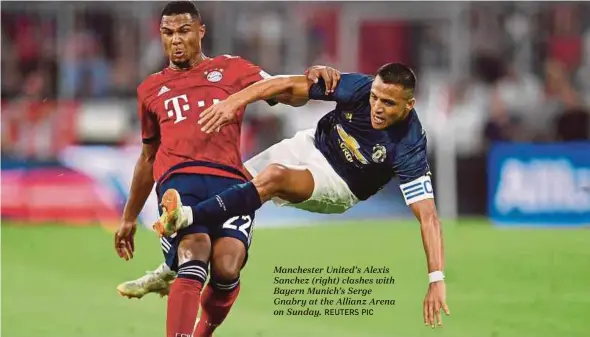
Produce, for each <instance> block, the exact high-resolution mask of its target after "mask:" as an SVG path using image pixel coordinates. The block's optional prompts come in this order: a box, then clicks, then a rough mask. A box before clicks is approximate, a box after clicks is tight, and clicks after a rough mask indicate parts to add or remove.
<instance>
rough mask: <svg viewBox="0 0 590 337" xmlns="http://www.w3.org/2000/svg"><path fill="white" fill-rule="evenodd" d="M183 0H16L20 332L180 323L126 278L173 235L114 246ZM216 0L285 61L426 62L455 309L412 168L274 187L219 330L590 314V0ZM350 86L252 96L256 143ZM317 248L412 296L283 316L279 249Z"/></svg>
mask: <svg viewBox="0 0 590 337" xmlns="http://www.w3.org/2000/svg"><path fill="white" fill-rule="evenodd" d="M164 4H165V3H164V2H17V1H15V2H12V1H11V2H2V17H1V19H2V32H1V34H2V43H1V47H2V48H1V64H2V69H1V70H2V75H1V81H2V83H1V89H2V106H1V107H2V120H1V125H2V146H1V150H2V155H1V167H2V185H1V187H2V198H1V201H2V213H1V216H2V276H3V277H2V336H6V337H30V336H89V337H103V336H109V337H123V336H162V335H163V334H164V321H165V301H164V300H161V299H159V298H157V297H156V296H148V297H147V298H144V299H143V300H141V301H127V300H123V299H122V298H119V297H118V296H117V293H116V291H115V286H116V285H117V284H118V283H119V282H121V281H123V280H126V279H131V278H136V277H138V276H140V275H141V274H142V273H143V272H144V271H145V270H147V269H153V268H154V267H155V266H156V265H157V264H159V263H160V262H161V255H160V252H159V245H158V244H157V242H156V238H155V236H154V235H153V233H151V232H149V231H147V230H143V231H140V233H138V244H137V247H138V252H137V256H136V258H135V259H134V260H133V261H132V262H129V263H124V262H123V261H120V260H119V259H118V258H117V257H116V254H115V253H114V251H113V249H112V247H111V246H112V244H111V241H112V238H111V233H112V230H113V226H116V225H117V222H118V219H119V216H120V213H121V208H122V206H123V204H124V201H125V199H126V194H127V190H128V186H129V183H130V179H131V174H132V169H133V165H134V161H135V158H136V156H137V155H138V154H139V146H140V136H139V125H138V120H137V116H136V102H135V97H134V95H135V89H136V86H137V85H138V84H139V83H140V82H141V80H142V79H143V78H144V77H145V76H147V75H148V74H150V73H153V72H156V71H158V70H160V69H161V68H162V67H164V66H165V65H166V59H165V58H164V56H163V54H162V51H161V47H160V40H159V33H158V23H159V12H160V10H161V8H162V7H163V5H164ZM198 6H199V8H200V10H201V11H202V14H203V16H204V23H205V24H206V25H207V27H208V33H207V35H206V36H205V39H204V48H205V53H206V54H207V55H217V54H222V53H223V54H234V55H240V56H242V57H244V58H247V59H249V60H251V61H253V62H255V63H257V64H259V65H260V66H262V67H263V68H264V69H265V70H266V71H267V72H269V73H272V74H296V73H301V72H303V71H304V70H305V69H306V67H307V66H309V65H312V64H326V65H331V66H334V67H337V68H339V69H340V70H342V71H346V72H351V71H360V72H365V73H372V72H374V71H375V70H376V69H377V68H378V66H380V65H381V64H383V63H386V62H391V61H399V62H404V63H407V64H409V65H411V66H412V67H413V68H414V69H415V71H416V73H417V75H418V80H419V84H418V85H419V89H418V94H417V97H418V104H417V111H418V114H419V115H420V118H421V120H422V121H423V124H424V126H425V129H426V131H427V133H428V135H429V147H430V151H431V163H432V167H433V173H434V179H435V184H436V189H435V191H436V193H437V202H438V205H439V208H440V212H441V214H442V217H443V219H444V224H445V228H446V229H445V240H446V241H445V243H446V253H447V276H448V301H449V305H450V307H451V310H452V312H453V315H452V317H449V318H448V319H446V320H445V323H446V327H445V328H444V329H443V330H442V331H437V332H432V331H428V329H426V328H424V327H423V325H422V322H421V314H422V312H421V301H422V299H423V296H424V294H425V290H426V283H425V262H424V253H423V250H422V247H421V241H420V235H419V230H418V228H417V224H416V222H415V221H414V220H413V219H412V218H411V217H410V214H409V212H408V210H407V209H406V208H405V206H404V205H403V199H402V198H401V195H400V194H399V192H398V189H397V187H396V182H395V181H393V182H392V183H391V184H390V185H389V186H388V187H387V188H385V189H384V190H383V191H382V192H381V193H380V194H379V195H378V196H377V197H375V198H374V199H371V200H370V201H367V202H364V203H362V204H361V205H359V206H358V207H356V208H354V209H353V210H351V211H350V212H348V213H346V214H344V215H342V216H331V217H325V216H319V215H314V214H310V213H304V212H300V211H295V210H288V209H278V208H276V207H275V206H273V205H267V206H265V207H264V208H263V209H262V210H261V211H260V212H259V214H258V216H257V217H258V220H257V231H256V235H255V240H254V245H253V248H252V258H251V259H250V262H249V265H248V267H247V268H246V270H245V272H244V276H243V284H244V286H243V292H242V296H241V298H240V300H238V304H237V305H236V307H235V309H233V310H234V311H233V314H232V315H231V316H230V318H229V319H228V321H227V322H226V324H225V325H224V326H223V327H222V328H221V329H220V330H219V333H218V335H216V336H220V337H225V336H244V337H249V336H256V337H262V336H265V337H266V336H281V337H283V336H284V337H289V336H311V337H313V336H340V337H348V336H368V337H372V336H392V335H396V336H403V337H414V336H427V335H428V336H432V335H433V334H436V335H438V336H453V337H463V336H465V337H467V336H469V337H484V336H498V337H499V336H502V337H504V336H515V337H529V336H530V337H542V336H547V337H550V336H551V337H552V336H568V337H570V336H571V337H574V336H587V335H588V332H587V328H588V323H587V319H586V317H585V309H587V308H588V306H589V305H590V293H589V292H588V279H589V278H590V268H588V267H589V266H590V264H589V261H590V249H589V248H588V242H589V240H590V234H589V233H588V231H587V228H586V226H587V225H588V224H590V142H589V139H590V112H589V111H590V19H589V18H590V5H589V4H587V3H567V2H560V3H549V2H539V3H534V2H522V3H508V2H497V3H478V2H473V3H469V2H411V3H410V2H367V1H365V2H324V3H314V2H199V3H198ZM330 107H331V106H330V104H323V103H318V102H311V103H309V104H308V105H307V106H305V107H303V108H298V109H290V108H287V107H284V106H277V107H273V108H271V107H268V106H266V105H265V104H253V105H251V106H249V108H248V110H247V114H246V120H245V123H244V127H243V142H242V148H243V155H244V159H247V158H249V157H251V156H252V155H254V154H256V153H257V152H259V151H261V150H263V149H265V148H266V147H268V146H269V145H271V144H273V143H275V142H277V141H279V140H280V139H282V138H284V137H290V136H292V135H293V134H294V133H295V132H296V131H297V130H300V129H303V128H308V127H313V126H314V124H315V122H316V121H317V120H318V118H319V117H320V116H321V115H322V114H323V113H325V112H326V111H328V110H329V109H330ZM148 203H149V204H148V206H147V207H146V209H144V212H143V213H142V222H143V223H144V224H148V225H149V224H150V223H151V222H152V221H153V220H154V219H155V217H156V215H157V214H156V208H155V201H154V198H152V199H151V200H150V201H148ZM302 226H304V227H302ZM506 227H514V228H512V229H510V230H507V229H506ZM566 228H567V229H566ZM286 238H288V239H286ZM312 261H313V262H312ZM298 264H301V265H308V266H311V265H314V266H315V265H318V264H332V265H350V264H361V265H367V264H374V265H382V264H385V265H387V266H389V267H390V269H392V275H393V276H394V277H395V278H396V285H395V286H393V287H387V288H381V289H377V288H376V290H375V291H376V292H377V294H378V296H380V297H381V298H394V299H396V300H397V304H396V306H395V307H384V308H380V309H379V310H378V312H377V313H376V315H375V316H371V317H343V316H339V317H326V316H323V317H320V318H311V317H275V316H273V315H272V309H273V305H272V299H273V295H272V290H273V287H272V284H271V280H272V275H271V274H272V269H273V267H274V266H275V265H283V266H296V265H298Z"/></svg>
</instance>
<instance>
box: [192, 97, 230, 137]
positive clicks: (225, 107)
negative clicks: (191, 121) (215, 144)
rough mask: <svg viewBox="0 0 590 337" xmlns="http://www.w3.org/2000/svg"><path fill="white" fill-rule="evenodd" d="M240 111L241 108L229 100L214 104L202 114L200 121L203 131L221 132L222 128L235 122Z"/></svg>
mask: <svg viewBox="0 0 590 337" xmlns="http://www.w3.org/2000/svg"><path fill="white" fill-rule="evenodd" d="M238 109H239V106H236V104H234V102H232V101H231V100H229V99H226V100H224V101H221V102H219V103H217V104H213V105H212V106H210V107H208V108H207V109H205V111H203V112H201V115H200V119H199V124H200V125H201V131H203V132H205V133H211V132H213V131H219V129H220V128H221V127H222V126H224V125H226V124H229V123H231V122H232V121H234V120H235V118H236V112H237V111H238Z"/></svg>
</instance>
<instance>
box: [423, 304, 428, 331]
mask: <svg viewBox="0 0 590 337" xmlns="http://www.w3.org/2000/svg"><path fill="white" fill-rule="evenodd" d="M422 315H424V325H426V326H428V303H427V302H426V301H424V303H423V304H422Z"/></svg>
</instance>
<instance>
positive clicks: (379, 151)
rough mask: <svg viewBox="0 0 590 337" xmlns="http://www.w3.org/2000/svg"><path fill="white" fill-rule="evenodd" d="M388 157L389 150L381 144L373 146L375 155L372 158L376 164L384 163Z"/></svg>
mask: <svg viewBox="0 0 590 337" xmlns="http://www.w3.org/2000/svg"><path fill="white" fill-rule="evenodd" d="M386 157H387V149H385V146H383V145H380V144H377V145H375V146H373V155H372V156H371V158H372V159H373V161H374V162H375V163H382V162H383V161H384V160H385V158H386Z"/></svg>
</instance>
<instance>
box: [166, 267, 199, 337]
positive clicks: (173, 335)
mask: <svg viewBox="0 0 590 337" xmlns="http://www.w3.org/2000/svg"><path fill="white" fill-rule="evenodd" d="M201 264H202V265H205V266H206V264H204V263H203V262H200V261H190V262H188V263H186V264H184V265H182V266H181V267H180V268H179V271H178V278H177V279H176V280H174V282H173V283H172V285H171V286H170V294H169V295H168V313H167V318H166V336H167V337H191V335H192V332H193V329H194V328H195V322H196V321H197V314H198V312H199V305H200V300H201V289H202V288H203V281H204V280H205V279H206V277H207V276H206V271H205V270H206V269H204V268H203V267H202V266H201Z"/></svg>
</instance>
